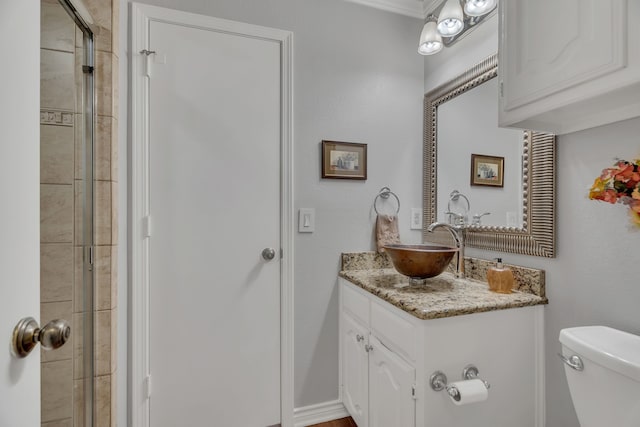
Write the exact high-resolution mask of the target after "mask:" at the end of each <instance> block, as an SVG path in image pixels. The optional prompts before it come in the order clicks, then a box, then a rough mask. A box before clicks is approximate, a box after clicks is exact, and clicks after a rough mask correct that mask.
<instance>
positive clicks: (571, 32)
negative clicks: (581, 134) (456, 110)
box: [499, 0, 640, 133]
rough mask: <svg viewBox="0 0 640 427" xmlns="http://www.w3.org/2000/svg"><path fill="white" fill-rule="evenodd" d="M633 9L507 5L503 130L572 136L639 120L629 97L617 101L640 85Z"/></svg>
mask: <svg viewBox="0 0 640 427" xmlns="http://www.w3.org/2000/svg"><path fill="white" fill-rule="evenodd" d="M635 3H637V2H636V1H631V2H629V1H628V0H600V1H580V0H536V1H530V0H509V1H504V2H501V4H500V15H501V19H500V48H499V54H500V58H499V61H500V80H501V85H502V86H501V96H500V103H501V105H500V119H499V121H500V125H502V126H515V127H524V128H531V129H534V130H540V131H551V132H555V133H567V132H569V131H575V130H579V129H585V128H588V127H593V126H597V125H600V124H604V123H607V122H613V121H617V120H622V119H626V118H629V117H626V115H631V116H633V115H634V114H635V113H633V112H632V111H630V109H629V108H630V107H631V108H632V109H634V108H635V111H636V113H638V111H637V106H638V103H637V100H635V99H634V98H629V99H627V97H625V94H624V93H625V92H628V91H623V92H622V93H620V94H611V92H613V91H615V90H621V91H622V90H623V89H624V88H625V87H627V86H630V85H634V84H637V83H638V82H639V81H640V78H639V76H640V71H639V69H638V62H637V61H638V54H637V52H635V50H637V49H635V48H634V46H637V41H634V40H635V39H634V38H635V37H637V34H638V32H637V29H635V28H634V27H636V26H637V24H635V23H632V25H631V24H630V23H629V22H628V15H629V14H631V15H633V13H637V11H638V10H639V9H638V6H637V4H635ZM636 16H637V15H636ZM634 90H637V88H636V89H634ZM629 104H631V105H629ZM633 106H635V107H633ZM625 107H626V108H625ZM617 109H619V111H615V112H613V113H612V111H611V110H617Z"/></svg>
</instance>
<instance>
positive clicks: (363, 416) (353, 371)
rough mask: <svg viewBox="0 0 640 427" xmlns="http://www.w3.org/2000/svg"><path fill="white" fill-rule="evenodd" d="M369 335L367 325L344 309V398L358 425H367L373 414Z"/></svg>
mask: <svg viewBox="0 0 640 427" xmlns="http://www.w3.org/2000/svg"><path fill="white" fill-rule="evenodd" d="M368 336H369V331H368V330H367V329H366V328H364V327H363V326H362V325H361V324H360V323H359V322H358V321H357V320H355V319H354V318H353V317H351V316H350V315H349V314H347V313H345V312H344V311H343V312H342V338H341V339H342V399H343V403H344V406H345V407H346V408H347V411H348V412H349V414H350V415H351V417H352V418H353V420H354V421H355V422H356V424H357V425H358V427H367V425H368V424H367V423H368V416H369V405H368V400H369V361H368V354H367V351H366V348H365V346H367V345H368V341H369V339H368Z"/></svg>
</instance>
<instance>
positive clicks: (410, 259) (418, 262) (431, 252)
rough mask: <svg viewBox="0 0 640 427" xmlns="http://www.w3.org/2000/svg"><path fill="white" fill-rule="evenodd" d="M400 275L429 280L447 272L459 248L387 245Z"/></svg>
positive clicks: (387, 249) (387, 250) (385, 247)
mask: <svg viewBox="0 0 640 427" xmlns="http://www.w3.org/2000/svg"><path fill="white" fill-rule="evenodd" d="M384 249H385V251H386V252H387V253H388V254H389V257H390V258H391V262H393V266H394V267H395V269H396V270H398V273H400V274H404V275H405V276H409V277H411V278H412V279H427V278H429V277H434V276H437V275H439V274H441V273H442V272H444V270H446V268H447V266H448V265H449V263H450V262H451V259H452V258H453V256H454V255H455V254H456V253H457V252H458V248H451V247H448V246H434V245H401V244H400V245H385V246H384Z"/></svg>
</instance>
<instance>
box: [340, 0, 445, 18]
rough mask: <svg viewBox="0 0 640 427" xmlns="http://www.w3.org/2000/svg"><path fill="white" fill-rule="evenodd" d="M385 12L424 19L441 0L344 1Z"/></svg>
mask: <svg viewBox="0 0 640 427" xmlns="http://www.w3.org/2000/svg"><path fill="white" fill-rule="evenodd" d="M346 1H350V2H352V3H358V4H362V5H365V6H369V7H374V8H376V9H381V10H386V11H387V12H393V13H399V14H400V15H406V16H412V17H414V18H420V19H425V18H426V17H427V14H428V12H430V11H432V10H434V9H435V8H436V6H437V5H438V4H439V3H440V1H441V0H346Z"/></svg>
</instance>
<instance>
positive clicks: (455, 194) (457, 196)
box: [447, 190, 471, 213]
mask: <svg viewBox="0 0 640 427" xmlns="http://www.w3.org/2000/svg"><path fill="white" fill-rule="evenodd" d="M460 197H462V198H463V199H465V200H466V201H467V210H466V211H465V213H467V212H469V211H470V210H471V203H469V199H467V196H465V195H464V194H462V193H461V192H459V191H458V190H453V191H452V192H451V194H449V203H447V212H452V211H451V202H457V201H458V200H459V199H460Z"/></svg>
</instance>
